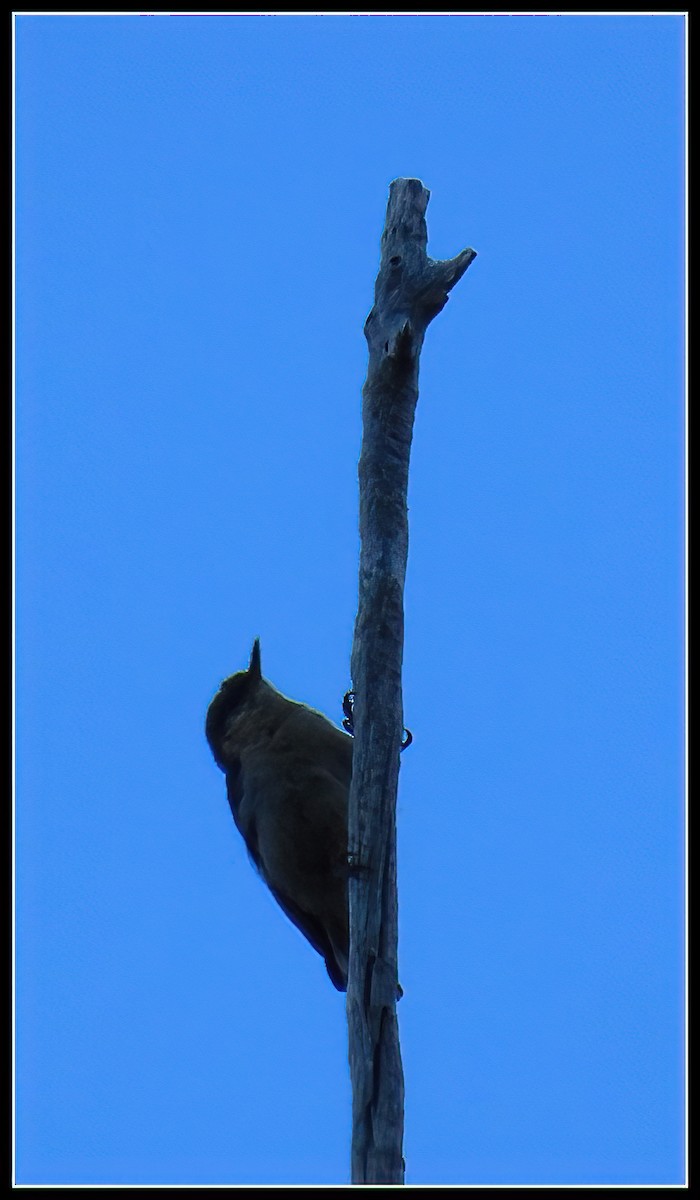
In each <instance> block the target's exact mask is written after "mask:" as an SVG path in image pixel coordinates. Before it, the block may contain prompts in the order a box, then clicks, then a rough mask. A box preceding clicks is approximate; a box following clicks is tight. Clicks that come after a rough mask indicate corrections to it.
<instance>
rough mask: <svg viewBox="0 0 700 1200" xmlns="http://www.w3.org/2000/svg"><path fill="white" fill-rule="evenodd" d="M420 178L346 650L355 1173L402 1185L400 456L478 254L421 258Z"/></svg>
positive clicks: (386, 257)
mask: <svg viewBox="0 0 700 1200" xmlns="http://www.w3.org/2000/svg"><path fill="white" fill-rule="evenodd" d="M429 198H430V193H429V191H428V189H427V188H425V187H424V186H423V184H422V183H421V181H420V180H419V179H395V180H394V182H393V183H392V184H391V187H390V189H389V203H388V205H387V213H386V223H385V227H384V232H383V234H382V239H381V261H380V267H379V274H378V276H377V281H376V284H375V293H374V306H373V308H372V311H371V312H370V314H369V316H368V318H367V321H366V322H365V335H366V337H367V342H368V345H369V367H368V371H367V379H366V381H365V385H364V388H363V392H362V396H363V405H362V415H363V437H362V451H361V454H360V463H359V479H360V538H361V548H360V585H359V603H358V612H357V619H356V623H355V636H354V640H353V648H352V662H351V669H352V679H353V690H354V693H355V705H354V710H353V724H354V732H355V746H354V750H353V773H352V785H351V790H350V812H349V846H348V855H349V858H348V861H349V863H350V864H352V866H351V874H350V884H349V903H350V970H349V982H348V994H347V1014H348V1033H349V1057H350V1074H351V1078H352V1087H353V1137H352V1181H353V1183H403V1181H404V1162H403V1155H402V1142H403V1087H404V1085H403V1068H402V1064H401V1051H400V1047H399V1034H398V1022H397V1017H396V1001H397V998H398V996H399V995H400V994H401V993H400V988H399V983H398V971H397V928H398V901H397V890H396V793H397V787H398V776H399V754H400V750H401V740H402V731H403V702H402V695H401V668H402V662H403V625H404V617H403V591H404V580H405V576H406V559H407V555H408V510H407V502H406V496H407V489H408V466H409V458H410V452H411V439H412V436H413V421H414V416H415V408H416V402H417V400H418V361H419V357H420V351H421V347H422V345H423V339H424V337H425V331H426V329H427V327H428V325H429V324H430V322H431V321H432V319H433V318H434V317H435V316H436V315H437V313H439V312H440V310H441V309H442V308H444V306H445V304H446V303H447V299H448V295H449V292H450V290H451V289H452V288H453V287H454V285H455V284H456V283H457V282H458V281H459V280H460V279H461V277H462V275H463V274H464V272H465V271H466V270H467V268H468V266H469V264H470V263H471V262H472V261H473V259H474V258H475V257H476V252H475V251H474V250H463V251H462V252H461V253H460V254H458V255H457V256H456V258H452V259H448V260H445V261H434V260H433V259H430V258H428V255H427V250H426V247H427V241H428V232H427V227H426V223H425V211H426V208H427V204H428V200H429Z"/></svg>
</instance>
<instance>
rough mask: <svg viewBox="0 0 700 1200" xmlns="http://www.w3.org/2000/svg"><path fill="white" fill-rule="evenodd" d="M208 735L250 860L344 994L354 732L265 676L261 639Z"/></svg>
mask: <svg viewBox="0 0 700 1200" xmlns="http://www.w3.org/2000/svg"><path fill="white" fill-rule="evenodd" d="M205 732H206V739H207V741H208V743H209V747H210V749H211V752H212V754H213V757H214V761H215V762H216V764H217V766H218V767H219V768H220V769H221V770H222V771H223V773H224V775H225V778H226V795H227V797H228V802H229V805H230V808H231V813H232V814H233V819H234V821H235V823H236V827H237V829H238V830H239V832H240V833H241V834H242V836H243V840H244V842H245V844H246V847H247V850H248V854H249V857H250V859H251V861H252V863H253V865H254V866H255V868H256V869H257V871H258V872H259V874H260V876H261V877H262V879H263V880H264V881H265V883H266V884H267V886H268V888H269V889H270V892H271V893H272V895H273V896H274V898H275V900H276V901H277V903H278V904H279V906H280V908H281V909H282V910H283V911H284V912H285V913H286V915H287V917H289V919H290V920H291V921H292V922H293V923H294V924H295V925H296V927H297V929H299V930H300V931H301V932H302V933H303V935H304V937H305V938H306V939H307V941H308V942H309V943H310V944H311V945H312V946H313V948H314V950H316V951H317V952H318V953H319V954H320V955H321V957H322V958H323V959H324V961H325V964H326V970H327V972H328V976H329V978H330V980H331V982H332V984H333V985H334V987H336V988H337V989H338V991H340V992H344V991H346V990H347V981H348V955H349V930H348V796H349V792H350V781H351V777H352V751H353V739H352V737H351V736H350V735H349V734H348V733H344V732H343V731H342V730H341V729H339V728H338V727H337V726H336V725H334V724H333V723H332V721H329V720H328V718H327V717H325V716H324V715H323V714H322V713H320V712H317V711H316V710H315V709H313V708H310V707H309V706H308V705H306V704H300V703H298V702H297V701H295V700H290V699H289V698H288V697H287V696H284V695H283V694H282V693H281V692H279V691H278V690H277V688H275V687H274V686H273V685H272V684H271V683H270V682H269V680H267V679H265V678H263V675H262V667H261V655H260V639H259V638H256V639H255V641H254V643H253V649H252V652H251V655H250V662H249V665H248V667H247V669H246V670H244V671H238V672H237V673H236V674H235V675H231V676H229V677H228V678H227V679H224V681H223V683H222V684H221V686H220V687H219V690H218V692H217V693H216V695H215V696H214V698H213V700H212V701H211V703H210V705H209V708H208V711H207V717H206V726H205Z"/></svg>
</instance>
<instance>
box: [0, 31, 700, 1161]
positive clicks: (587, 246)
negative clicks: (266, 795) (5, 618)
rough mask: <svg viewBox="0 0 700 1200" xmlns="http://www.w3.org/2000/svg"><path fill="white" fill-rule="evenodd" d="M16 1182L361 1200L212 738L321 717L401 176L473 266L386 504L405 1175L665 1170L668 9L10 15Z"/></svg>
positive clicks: (679, 541) (674, 384) (680, 976)
mask: <svg viewBox="0 0 700 1200" xmlns="http://www.w3.org/2000/svg"><path fill="white" fill-rule="evenodd" d="M15 32H16V109H17V115H16V144H17V150H16V214H17V239H16V247H17V249H16V306H17V352H16V364H17V388H16V471H17V476H16V504H17V521H16V529H17V554H16V560H17V577H16V578H17V643H16V644H17V692H16V696H17V732H16V764H17V783H16V858H17V1026H16V1055H17V1095H16V1119H17V1142H16V1178H17V1181H18V1182H19V1183H23V1184H55V1183H63V1184H72V1183H84V1184H89V1183H125V1184H149V1183H150V1184H167V1183H182V1184H198V1183H211V1184H247V1183H268V1184H269V1183H295V1184H323V1183H343V1182H347V1181H348V1179H349V1136H350V1086H349V1076H348V1067H347V1048H346V1028H345V1012H344V1002H343V997H342V996H341V995H339V994H338V993H336V992H335V991H334V989H333V988H332V986H331V985H330V983H329V981H328V979H327V977H326V975H325V971H324V968H323V963H322V961H321V959H320V958H319V957H318V956H317V955H316V954H315V953H314V952H313V951H312V950H311V949H310V947H309V946H308V945H307V944H306V942H305V941H304V940H303V938H302V937H301V935H300V934H299V933H298V932H297V931H296V930H295V929H294V927H293V926H292V925H291V924H289V922H288V921H286V919H285V918H284V916H283V915H282V914H281V912H280V911H279V910H278V909H277V907H276V905H275V903H274V901H273V900H272V899H271V898H270V897H269V896H268V895H267V893H266V891H265V889H264V887H263V885H262V884H261V882H260V881H259V880H258V879H257V878H256V876H255V874H254V872H253V871H252V869H251V867H250V865H249V863H248V861H247V858H246V854H245V850H244V847H243V845H242V842H241V840H240V837H239V835H238V833H237V832H236V830H235V827H234V825H233V822H232V820H231V816H230V812H229V809H228V805H227V802H226V797H225V789H224V781H223V777H222V776H221V774H220V773H219V771H218V770H217V768H216V766H215V765H214V763H213V761H212V760H211V758H210V755H209V752H208V748H207V746H206V743H205V741H204V733H203V728H204V717H205V713H206V708H207V705H208V703H209V700H210V698H211V696H212V694H213V693H214V691H215V690H216V688H217V687H218V684H219V682H220V680H221V679H222V678H223V677H224V676H226V675H228V674H230V673H232V672H234V671H236V670H239V669H241V668H242V667H244V666H245V665H246V664H247V660H248V655H249V652H250V647H251V643H252V640H253V638H254V637H255V636H259V637H260V638H261V642H262V661H263V670H264V673H265V674H266V675H267V676H268V678H269V679H270V680H271V681H272V682H273V683H274V684H275V685H276V686H277V687H278V688H280V689H281V690H282V691H283V692H285V693H286V694H288V695H290V696H292V697H293V698H295V699H298V700H303V701H305V702H307V703H309V704H312V705H313V706H315V707H317V708H320V709H321V710H323V711H324V712H326V713H327V714H328V715H329V716H331V717H332V718H334V719H335V720H337V721H340V720H341V718H342V713H341V708H340V705H341V700H342V696H343V693H344V692H345V690H346V688H347V687H348V686H349V683H350V679H349V655H350V644H351V637H352V627H353V619H354V614H355V606H356V595H357V555H358V536H357V479H356V467H357V456H358V451H359V441H360V434H361V425H360V391H361V386H362V382H363V379H364V375H365V368H366V345H365V341H364V337H363V333H362V327H363V322H364V319H365V316H366V314H367V312H368V310H369V307H370V305H371V300H372V294H373V285H374V278H375V275H376V270H377V266H378V253H379V237H380V233H381V230H382V225H383V219H384V211H385V205H386V197H387V191H388V185H389V183H390V181H391V180H392V179H393V178H395V177H396V176H399V175H412V176H418V177H419V178H421V179H422V180H423V181H424V183H425V184H426V186H427V187H429V188H430V189H431V192H432V198H431V202H430V205H429V207H428V214H427V216H428V230H429V251H430V252H431V253H432V255H433V256H434V257H451V256H452V255H454V254H456V253H457V252H458V251H459V250H460V249H462V248H463V247H464V246H469V245H470V246H473V247H474V248H475V249H476V250H477V251H478V255H479V256H478V258H477V260H476V262H475V263H474V264H473V265H472V267H471V268H470V270H469V272H468V273H467V275H466V276H465V278H464V279H463V280H462V282H461V283H460V284H459V285H458V286H457V288H456V289H455V291H454V292H453V294H452V297H451V300H450V303H449V304H448V306H447V308H446V309H445V310H444V312H443V313H442V314H441V315H440V316H439V317H438V318H437V319H436V321H435V322H434V324H433V325H432V326H431V328H430V330H429V331H428V335H427V338H426V342H425V346H424V349H423V355H422V360H421V394H420V400H419V405H418V413H417V421H416V429H415V438H414V446H413V455H412V464H411V478H410V491H409V506H410V513H409V516H410V550H409V564H408V578H407V586H406V650H405V669H404V703H405V714H406V723H407V724H408V725H409V727H410V728H411V730H412V732H413V735H414V744H413V746H412V747H411V749H410V751H409V752H408V753H407V754H406V755H405V756H404V757H403V759H402V769H401V781H400V795H399V807H398V821H399V834H398V836H399V890H400V975H401V980H402V984H403V987H404V991H405V996H404V998H403V1000H402V1001H401V1004H400V1006H399V1016H400V1029H401V1042H402V1051H403V1057H404V1069H405V1073H406V1137H405V1155H406V1163H407V1169H406V1179H407V1182H409V1183H421V1184H431V1183H452V1184H455V1183H456V1184H482V1183H491V1184H508V1183H521V1184H536V1183H553V1184H556V1183H561V1184H571V1183H596V1184H605V1183H610V1184H634V1183H641V1184H643V1183H647V1184H654V1183H657V1184H658V1183H679V1182H682V1180H683V1172H684V1149H683V1123H684V1117H683V1113H684V1108H683V1078H684V1066H683V1064H684V1049H683V986H684V982H683V981H684V973H683V972H684V968H683V958H684V956H683V944H684V933H683V909H684V903H683V895H684V883H683V826H684V787H683V603H684V601H683V597H684V584H683V541H684V532H683V504H684V471H683V455H684V324H683V322H684V318H683V309H684V300H683V297H684V277H683V263H684V211H683V195H684V21H683V18H682V16H672V17H658V16H657V17H652V16H646V17H639V16H638V17H606V16H592V17H566V16H560V17H547V16H541V17H532V16H515V17H508V16H494V17H482V16H466V15H464V16H452V17H379V16H375V17H335V16H327V17H241V16H210V17H205V16H196V15H195V16H174V17H170V16H136V15H135V16H125V17H116V16H115V17H108V16H101V15H98V16H94V17H68V16H65V17H50V16H30V15H27V16H19V17H18V18H16V23H15Z"/></svg>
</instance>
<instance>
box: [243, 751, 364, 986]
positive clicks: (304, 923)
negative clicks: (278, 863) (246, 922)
mask: <svg viewBox="0 0 700 1200" xmlns="http://www.w3.org/2000/svg"><path fill="white" fill-rule="evenodd" d="M244 791H245V789H244V784H243V771H242V768H241V763H240V760H238V759H236V760H235V761H234V762H232V763H231V764H230V765H228V766H227V770H226V795H227V797H228V802H229V805H230V808H231V812H232V814H233V819H234V821H235V822H236V827H237V828H238V830H239V832H240V833H241V834H242V836H243V841H244V842H245V846H246V849H247V851H248V857H249V858H250V861H251V862H252V864H253V866H254V867H255V869H256V871H257V872H258V874H259V875H260V877H261V878H262V879H263V880H264V881H265V883H266V884H267V886H268V888H269V889H270V892H271V893H272V895H273V896H274V898H275V900H276V901H277V903H278V904H279V906H280V908H281V909H282V911H283V912H284V913H285V914H286V915H287V916H288V917H289V920H290V921H291V922H292V924H293V925H296V927H297V929H298V930H300V932H301V933H303V935H304V937H305V938H306V939H307V941H308V942H310V943H311V945H312V946H313V948H314V950H316V952H317V953H318V954H320V955H321V957H322V958H323V959H324V960H325V963H326V970H327V971H328V975H329V978H330V980H331V983H332V984H333V986H334V987H335V988H337V989H338V991H339V992H344V991H345V990H346V987H347V979H346V977H345V973H344V971H343V970H342V969H341V967H340V966H339V964H338V962H337V960H336V957H335V953H334V951H333V947H332V945H331V942H330V939H329V937H328V934H327V933H326V931H325V929H324V928H323V925H322V924H321V922H320V921H319V920H318V919H317V918H316V917H314V916H313V915H312V914H311V913H309V912H305V911H304V909H302V908H300V906H299V905H298V904H296V903H295V902H294V901H293V900H292V899H291V898H290V897H289V896H287V895H285V893H284V892H282V891H280V889H279V887H274V886H273V885H272V884H271V883H270V880H269V878H268V876H267V872H266V871H265V865H264V863H263V860H262V855H261V853H260V846H259V841H258V829H257V824H256V821H255V818H254V816H252V815H248V817H247V820H246V822H245V825H244V824H243V823H242V822H241V820H240V807H241V802H242V800H243V797H244Z"/></svg>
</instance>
